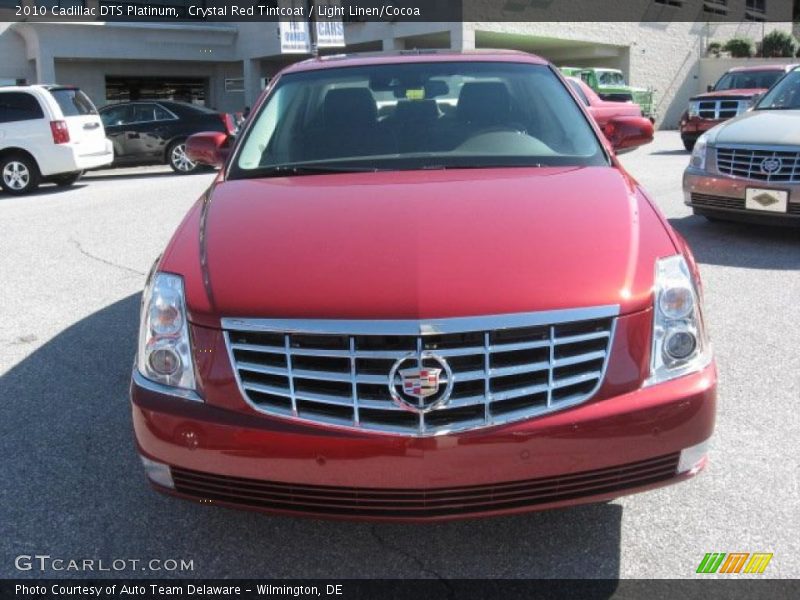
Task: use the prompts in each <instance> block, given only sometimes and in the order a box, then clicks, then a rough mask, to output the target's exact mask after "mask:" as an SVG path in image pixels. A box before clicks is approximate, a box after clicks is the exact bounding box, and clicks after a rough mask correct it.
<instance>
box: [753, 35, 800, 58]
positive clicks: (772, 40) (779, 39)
mask: <svg viewBox="0 0 800 600" xmlns="http://www.w3.org/2000/svg"><path fill="white" fill-rule="evenodd" d="M795 52H797V40H795V39H794V38H793V37H792V36H791V34H788V33H785V32H783V31H778V30H777V29H776V30H774V31H770V32H769V33H768V34H767V35H765V36H764V40H763V41H762V42H761V56H764V57H766V58H776V57H784V56H794V55H795Z"/></svg>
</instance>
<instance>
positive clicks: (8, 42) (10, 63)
mask: <svg viewBox="0 0 800 600" xmlns="http://www.w3.org/2000/svg"><path fill="white" fill-rule="evenodd" d="M9 25H11V23H6V22H2V21H0V57H2V58H0V81H2V80H9V79H11V80H17V79H26V80H28V81H33V80H34V79H35V78H36V72H35V69H33V68H32V67H31V64H30V62H29V61H28V58H27V52H26V49H25V40H23V39H22V37H21V36H20V35H19V34H18V33H16V32H15V31H12V30H11V29H9Z"/></svg>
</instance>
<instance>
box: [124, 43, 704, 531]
mask: <svg viewBox="0 0 800 600" xmlns="http://www.w3.org/2000/svg"><path fill="white" fill-rule="evenodd" d="M379 104H381V105H382V107H383V108H387V107H392V108H393V110H391V111H390V110H388V108H387V110H386V111H384V112H385V113H386V114H385V117H383V118H381V117H379V110H378V105H379ZM610 123H614V124H615V127H616V130H615V135H614V136H612V140H613V143H614V145H615V147H617V148H624V147H626V146H630V145H636V144H639V143H642V142H643V141H644V139H645V138H646V135H644V134H646V133H647V132H649V131H651V130H652V125H651V123H650V122H649V121H647V120H646V119H643V118H639V119H636V118H631V117H626V118H625V119H624V120H621V121H615V120H613V119H612V120H611V121H610ZM229 143H230V140H229V139H228V137H227V136H226V135H225V134H223V133H219V132H210V133H201V134H197V135H195V136H192V137H191V138H190V139H189V141H188V144H187V147H188V150H187V151H188V153H189V155H190V157H191V158H193V160H196V161H198V162H199V161H204V162H209V163H211V164H216V165H221V164H222V160H223V158H222V157H223V155H225V154H227V153H228V144H229ZM715 389H716V370H715V366H714V361H713V358H712V354H711V348H710V346H709V343H708V340H707V338H706V335H705V332H704V327H703V317H702V308H701V295H700V283H699V276H698V270H697V267H696V265H695V262H694V260H693V258H692V254H691V252H690V251H689V248H688V247H687V245H686V243H685V241H684V240H683V239H682V238H681V237H680V236H679V235H678V234H677V233H676V232H675V231H674V230H673V229H672V228H671V227H670V225H669V223H668V222H667V221H666V219H664V218H663V216H662V215H661V214H660V213H659V211H658V208H657V207H656V205H655V204H654V202H653V201H652V200H651V199H650V198H649V197H648V195H647V194H646V193H645V191H644V190H643V189H642V188H641V187H640V186H639V185H638V184H637V183H636V181H635V180H633V178H631V177H630V176H629V175H628V174H627V173H626V172H625V170H624V169H623V167H622V166H621V164H620V163H619V161H618V160H617V158H616V157H615V155H614V150H613V148H612V146H611V144H610V143H609V142H608V141H607V140H606V139H605V138H604V137H603V135H602V134H601V132H600V130H599V129H598V127H597V125H596V124H595V123H594V122H593V120H592V119H591V117H590V116H589V115H588V113H587V112H586V111H585V110H584V108H583V107H582V106H581V105H580V103H579V102H578V100H577V99H576V97H575V96H574V95H573V94H572V93H571V92H570V91H569V88H568V86H567V84H566V83H565V82H564V81H563V79H562V78H561V77H560V76H559V75H557V73H556V71H555V68H554V67H552V66H551V65H549V64H548V63H547V62H546V61H544V60H542V59H540V58H537V57H534V56H531V55H529V54H524V53H515V52H501V51H490V52H489V51H487V52H484V53H481V54H477V55H476V54H475V53H468V54H459V53H453V52H431V53H422V54H419V53H413V54H411V53H402V54H385V55H378V56H376V55H364V56H348V57H330V58H319V59H312V60H307V61H304V62H300V63H296V64H294V65H292V66H289V67H287V68H286V69H284V70H283V71H282V72H281V73H280V74H279V75H278V78H277V80H274V82H273V85H272V86H271V88H270V91H269V92H268V94H267V95H266V96H265V97H262V99H261V101H260V102H259V103H258V104H257V105H256V106H255V107H254V110H253V113H252V114H251V116H250V118H249V119H248V120H247V123H246V124H245V127H244V130H243V132H242V133H240V135H238V136H237V139H236V141H235V142H234V144H233V147H232V148H231V149H230V155H229V158H228V159H227V162H226V163H225V165H224V167H223V169H222V170H221V171H220V173H219V174H218V176H217V178H216V180H215V181H214V183H213V184H212V185H211V187H210V188H209V189H208V190H207V191H206V192H205V193H204V194H203V196H202V198H200V199H199V200H198V202H197V203H196V204H195V205H194V207H193V208H192V209H191V210H190V212H189V214H188V215H187V217H186V218H185V219H184V220H183V223H182V224H181V225H180V227H179V228H178V230H177V231H176V232H175V234H174V236H173V237H172V240H171V241H170V242H169V244H168V246H167V250H166V251H165V252H164V254H163V255H162V257H161V258H160V259H159V260H158V261H156V263H155V264H154V265H153V268H152V271H151V273H150V275H149V276H148V278H147V284H146V289H145V292H144V294H143V301H142V321H141V329H140V337H139V343H138V352H137V358H136V363H135V366H134V369H133V374H132V384H131V399H132V409H133V424H134V429H135V434H136V439H137V442H138V448H139V451H140V453H141V456H142V460H143V463H144V466H145V472H146V474H147V476H148V478H149V481H150V482H151V483H152V485H153V486H154V487H155V488H156V489H157V490H159V491H162V492H166V493H170V494H174V495H177V496H180V497H183V498H189V499H195V500H197V499H202V501H203V502H206V503H214V504H219V505H229V506H237V507H244V508H250V509H257V510H266V511H273V512H280V513H287V514H293V515H314V516H327V517H342V518H351V519H352V518H363V519H390V520H404V519H405V520H429V519H450V518H457V517H472V516H480V515H482V516H486V515H497V514H503V513H515V512H522V511H528V510H536V509H543V508H550V507H554V506H559V505H568V504H577V503H585V502H593V501H604V500H607V499H609V498H613V497H616V496H619V495H622V494H628V493H633V492H638V491H642V490H645V489H649V488H653V487H658V486H663V485H667V484H671V483H676V482H679V481H682V480H685V479H688V478H690V477H692V476H693V475H695V474H696V473H698V472H699V471H700V470H701V469H702V468H703V466H704V465H705V463H706V443H707V440H708V438H709V437H710V435H711V433H712V429H713V422H714V411H715V408H714V406H715Z"/></svg>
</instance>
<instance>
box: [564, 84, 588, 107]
mask: <svg viewBox="0 0 800 600" xmlns="http://www.w3.org/2000/svg"><path fill="white" fill-rule="evenodd" d="M567 81H569V84H570V85H571V86H572V89H573V90H575V93H576V94H578V97H579V98H580V99H581V100H583V103H584V104H585V105H586V106H589V99H588V98H587V97H586V94H584V93H583V90H582V89H581V86H580V85H579V84H578V82H577V81H572V80H571V79H568V80H567Z"/></svg>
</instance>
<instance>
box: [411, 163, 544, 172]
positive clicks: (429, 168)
mask: <svg viewBox="0 0 800 600" xmlns="http://www.w3.org/2000/svg"><path fill="white" fill-rule="evenodd" d="M541 166H542V163H532V164H529V165H504V164H496V165H422V167H420V169H421V170H423V171H455V170H460V169H527V168H531V169H535V168H539V167H541Z"/></svg>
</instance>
